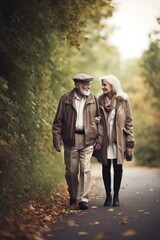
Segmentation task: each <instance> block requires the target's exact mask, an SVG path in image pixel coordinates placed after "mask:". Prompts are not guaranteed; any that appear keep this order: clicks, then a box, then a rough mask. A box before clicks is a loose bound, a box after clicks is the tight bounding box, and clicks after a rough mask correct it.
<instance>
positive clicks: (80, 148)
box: [64, 134, 93, 202]
mask: <svg viewBox="0 0 160 240" xmlns="http://www.w3.org/2000/svg"><path fill="white" fill-rule="evenodd" d="M75 142H76V144H75V146H74V147H68V146H67V145H65V146H64V160H65V165H66V172H65V177H66V181H67V184H68V191H69V195H70V198H74V199H77V200H78V202H81V201H84V202H88V193H89V188H90V180H91V156H92V153H93V146H85V145H84V135H82V134H75Z"/></svg>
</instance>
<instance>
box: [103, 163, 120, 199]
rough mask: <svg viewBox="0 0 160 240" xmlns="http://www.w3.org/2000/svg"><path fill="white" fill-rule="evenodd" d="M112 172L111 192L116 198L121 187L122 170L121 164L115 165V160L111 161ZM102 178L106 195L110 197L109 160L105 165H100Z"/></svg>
mask: <svg viewBox="0 0 160 240" xmlns="http://www.w3.org/2000/svg"><path fill="white" fill-rule="evenodd" d="M113 170H114V179H113V190H114V195H115V196H118V193H119V189H120V186H121V180H122V173H123V168H122V164H117V159H113ZM102 176H103V182H104V186H105V190H106V195H107V196H109V195H111V159H108V164H107V165H102Z"/></svg>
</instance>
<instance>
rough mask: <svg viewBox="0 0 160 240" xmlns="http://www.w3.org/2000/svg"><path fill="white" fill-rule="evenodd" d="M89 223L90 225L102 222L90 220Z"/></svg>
mask: <svg viewBox="0 0 160 240" xmlns="http://www.w3.org/2000/svg"><path fill="white" fill-rule="evenodd" d="M89 224H90V225H98V224H100V222H99V221H95V222H90V223H89Z"/></svg>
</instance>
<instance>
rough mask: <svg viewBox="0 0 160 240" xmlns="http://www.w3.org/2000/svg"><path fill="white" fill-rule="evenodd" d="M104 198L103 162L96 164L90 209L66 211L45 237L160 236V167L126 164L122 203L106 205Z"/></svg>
mask: <svg viewBox="0 0 160 240" xmlns="http://www.w3.org/2000/svg"><path fill="white" fill-rule="evenodd" d="M104 199H105V192H104V187H103V182H102V178H101V165H100V164H92V187H91V193H90V199H89V210H87V211H79V210H78V211H71V213H69V214H68V215H64V216H63V217H62V219H61V220H59V221H58V222H56V223H54V224H53V225H52V226H51V232H50V233H48V235H47V236H46V237H45V239H53V240H83V239H84V240H94V239H95V240H96V239H97V240H98V239H102V240H121V239H131V240H132V239H133V240H142V239H145V240H159V239H160V237H159V229H160V169H149V168H140V167H126V166H124V170H123V180H122V184H121V191H120V201H121V206H120V207H103V202H104Z"/></svg>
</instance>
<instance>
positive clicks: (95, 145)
mask: <svg viewBox="0 0 160 240" xmlns="http://www.w3.org/2000/svg"><path fill="white" fill-rule="evenodd" d="M101 148H102V145H101V144H100V143H95V144H94V149H95V150H100V149H101Z"/></svg>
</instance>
